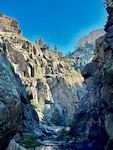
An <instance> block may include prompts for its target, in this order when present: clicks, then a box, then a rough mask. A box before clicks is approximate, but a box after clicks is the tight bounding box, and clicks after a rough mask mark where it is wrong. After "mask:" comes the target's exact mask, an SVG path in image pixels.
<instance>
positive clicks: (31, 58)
mask: <svg viewBox="0 0 113 150" xmlns="http://www.w3.org/2000/svg"><path fill="white" fill-rule="evenodd" d="M1 21H2V20H1ZM0 43H1V44H0V45H1V49H2V51H3V52H4V53H5V54H6V55H7V58H8V60H9V61H10V62H11V64H12V65H13V67H14V70H15V72H16V73H17V74H18V75H19V77H20V78H21V80H22V83H23V84H24V85H25V87H26V91H27V92H28V96H29V99H30V103H31V104H32V105H33V106H34V107H35V110H36V111H37V113H38V115H39V118H40V120H41V121H42V120H44V121H48V123H49V124H50V122H51V123H55V124H57V123H58V122H57V120H58V119H59V122H60V123H61V121H60V119H61V120H64V121H62V122H63V123H65V122H66V121H68V120H70V119H73V116H74V113H75V111H76V109H77V108H78V105H79V101H80V99H81V97H83V95H84V94H85V93H86V91H85V88H84V87H83V85H82V81H83V78H82V76H81V75H80V74H79V73H77V72H76V71H75V70H74V68H73V62H71V60H70V59H67V58H63V57H62V56H61V54H60V53H57V52H53V51H50V50H46V49H44V50H43V51H42V50H41V49H40V48H39V46H38V45H36V44H34V43H31V42H30V41H28V40H27V39H25V38H23V37H22V36H21V35H19V34H16V33H15V34H12V32H0ZM82 91H83V92H82ZM66 103H68V105H67V104H66ZM24 110H25V109H24ZM24 113H25V114H26V116H27V117H28V116H29V115H27V113H28V112H27V113H26V112H24ZM55 114H56V115H57V117H56V120H54V119H55V117H54V115H55ZM64 116H65V117H64ZM53 120H54V121H53ZM26 125H27V124H26Z"/></svg>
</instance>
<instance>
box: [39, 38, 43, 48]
mask: <svg viewBox="0 0 113 150" xmlns="http://www.w3.org/2000/svg"><path fill="white" fill-rule="evenodd" d="M38 44H39V47H40V48H42V47H43V45H44V43H43V40H42V38H40V39H39V41H38Z"/></svg>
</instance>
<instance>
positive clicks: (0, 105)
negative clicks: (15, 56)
mask: <svg viewBox="0 0 113 150" xmlns="http://www.w3.org/2000/svg"><path fill="white" fill-rule="evenodd" d="M0 64H1V65H0V149H2V150H4V149H5V148H6V147H7V144H8V142H9V141H10V139H11V138H12V137H13V136H14V134H15V133H16V132H17V127H18V126H19V125H20V123H21V118H22V105H21V94H20V92H19V88H18V82H17V76H16V75H15V74H14V70H13V68H12V66H11V64H10V63H9V62H8V60H7V59H6V57H5V56H4V55H3V53H1V52H0Z"/></svg>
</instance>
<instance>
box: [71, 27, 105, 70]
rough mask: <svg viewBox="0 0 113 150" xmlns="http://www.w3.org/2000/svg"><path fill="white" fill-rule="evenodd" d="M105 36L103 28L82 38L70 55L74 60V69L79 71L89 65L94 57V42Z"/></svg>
mask: <svg viewBox="0 0 113 150" xmlns="http://www.w3.org/2000/svg"><path fill="white" fill-rule="evenodd" d="M103 35H105V31H104V29H103V28H101V29H97V30H94V31H92V32H90V33H89V35H88V36H84V37H83V38H81V39H80V40H79V41H78V44H77V49H75V51H74V52H73V53H72V54H71V57H72V58H73V59H74V60H75V65H74V66H75V69H76V70H77V69H78V68H79V69H80V70H82V69H83V67H84V66H85V65H86V64H88V63H90V62H91V61H92V59H93V57H94V49H95V41H96V39H98V38H99V37H101V36H103Z"/></svg>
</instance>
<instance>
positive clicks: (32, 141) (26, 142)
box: [20, 134, 41, 148]
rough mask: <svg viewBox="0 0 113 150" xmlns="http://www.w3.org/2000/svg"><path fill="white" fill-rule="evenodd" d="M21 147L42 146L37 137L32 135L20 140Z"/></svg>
mask: <svg viewBox="0 0 113 150" xmlns="http://www.w3.org/2000/svg"><path fill="white" fill-rule="evenodd" d="M20 145H21V146H23V147H25V148H35V147H38V146H40V145H41V144H40V143H39V142H38V141H37V140H36V138H35V136H34V135H33V134H32V135H28V136H24V137H22V138H21V140H20Z"/></svg>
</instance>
